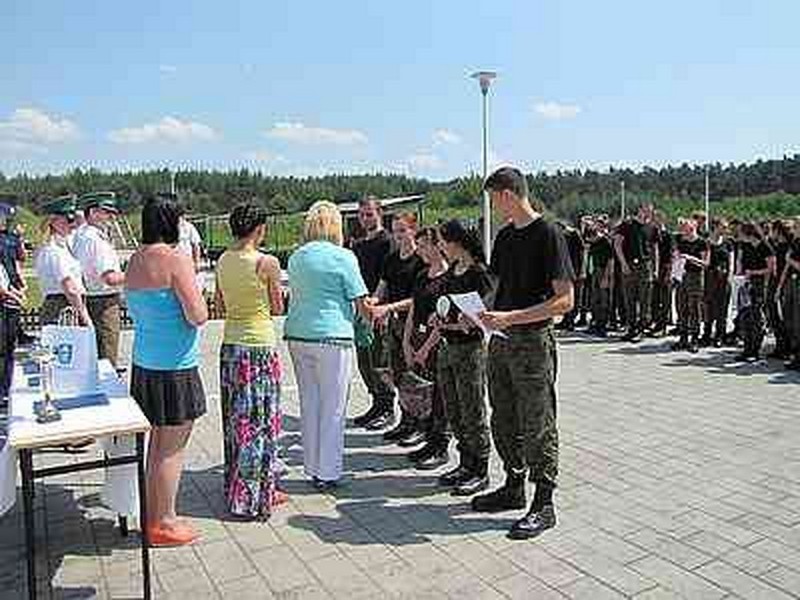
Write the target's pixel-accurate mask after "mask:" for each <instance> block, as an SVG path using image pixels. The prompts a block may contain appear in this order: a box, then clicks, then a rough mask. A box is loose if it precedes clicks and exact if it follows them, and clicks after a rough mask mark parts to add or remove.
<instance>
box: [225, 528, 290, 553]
mask: <svg viewBox="0 0 800 600" xmlns="http://www.w3.org/2000/svg"><path fill="white" fill-rule="evenodd" d="M225 527H226V529H227V530H228V531H229V532H230V535H231V538H232V539H233V541H234V542H236V543H237V544H238V545H240V546H241V547H242V549H243V550H244V551H245V552H247V553H252V552H259V551H260V550H264V549H265V548H271V547H273V546H279V545H281V544H282V543H283V541H282V540H281V539H280V537H278V534H277V533H275V530H274V529H273V528H272V527H271V526H270V524H269V523H261V522H258V523H252V522H244V523H225Z"/></svg>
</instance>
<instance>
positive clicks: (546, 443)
mask: <svg viewBox="0 0 800 600" xmlns="http://www.w3.org/2000/svg"><path fill="white" fill-rule="evenodd" d="M557 372H558V355H557V348H556V340H555V336H554V334H553V330H552V328H550V327H546V328H543V329H538V330H537V329H531V328H527V329H524V330H519V331H511V332H510V333H509V337H508V338H507V339H501V338H499V337H496V336H495V337H493V338H492V341H491V344H490V346H489V401H490V404H491V406H492V438H493V439H494V444H495V447H496V448H497V451H498V453H499V454H500V458H501V459H502V460H503V464H504V466H505V469H506V472H507V473H520V472H523V471H524V470H525V469H526V468H528V469H530V479H531V480H532V481H540V480H543V479H546V480H548V481H550V482H552V483H555V482H556V480H557V478H558V428H557V424H556V388H555V383H556V375H557Z"/></svg>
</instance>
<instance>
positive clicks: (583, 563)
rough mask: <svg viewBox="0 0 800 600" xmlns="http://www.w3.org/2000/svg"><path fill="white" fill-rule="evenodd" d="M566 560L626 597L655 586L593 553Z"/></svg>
mask: <svg viewBox="0 0 800 600" xmlns="http://www.w3.org/2000/svg"><path fill="white" fill-rule="evenodd" d="M566 560H567V562H569V563H571V564H572V566H574V567H575V568H576V569H579V570H580V571H583V572H585V573H588V574H589V575H591V576H592V577H593V578H595V579H597V580H599V581H600V582H602V583H603V584H604V585H607V586H609V587H611V588H614V589H615V590H617V591H619V592H621V593H623V594H625V595H628V596H633V595H635V594H638V593H639V592H642V591H644V590H646V589H649V588H651V587H655V586H656V582H655V581H653V580H652V579H650V578H649V577H647V576H645V575H642V574H640V573H639V572H637V571H634V570H632V569H629V568H627V567H626V566H624V565H623V564H622V563H620V562H617V561H615V560H612V559H611V558H608V557H607V556H604V555H602V554H598V553H595V552H593V551H590V552H581V553H578V554H575V555H573V556H571V557H569V558H568V559H566ZM566 587H569V586H568V585H567V586H561V588H560V589H564V588H566Z"/></svg>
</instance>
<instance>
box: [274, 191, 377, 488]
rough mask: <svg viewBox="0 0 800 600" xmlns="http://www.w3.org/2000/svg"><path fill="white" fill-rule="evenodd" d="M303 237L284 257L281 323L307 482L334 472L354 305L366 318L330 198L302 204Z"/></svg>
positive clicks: (323, 482)
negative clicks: (285, 296)
mask: <svg viewBox="0 0 800 600" xmlns="http://www.w3.org/2000/svg"><path fill="white" fill-rule="evenodd" d="M303 237H304V240H305V244H304V245H303V246H301V247H300V248H299V249H298V250H297V251H296V252H295V253H294V254H292V256H291V257H290V258H289V268H288V272H289V286H290V288H291V297H290V298H291V299H290V302H289V313H288V315H287V318H286V324H285V327H284V336H285V338H286V339H287V340H288V342H289V353H290V354H291V357H292V364H293V365H294V370H295V377H296V379H297V388H298V393H299V396H300V420H301V424H302V436H303V463H304V466H305V472H306V474H307V475H308V476H309V477H311V478H312V479H313V480H314V484H315V485H316V486H317V487H318V488H320V489H325V488H328V487H331V486H335V485H336V482H337V481H338V480H339V478H340V477H341V474H342V463H343V454H344V427H345V415H346V413H347V396H348V390H349V387H350V379H351V378H352V373H353V355H354V351H355V350H354V337H355V334H354V327H353V322H354V319H355V316H356V312H359V313H361V314H362V316H364V317H365V318H369V313H370V309H369V307H368V306H367V304H366V303H365V298H366V296H367V294H368V291H367V287H366V285H365V284H364V280H363V279H362V278H361V272H360V270H359V268H358V261H357V260H356V257H355V255H354V254H353V253H352V252H351V251H350V250H346V249H345V248H342V239H343V235H342V216H341V214H340V213H339V209H338V208H337V207H336V205H335V204H333V203H331V202H317V203H315V204H314V205H313V206H312V207H311V208H310V209H309V211H308V214H307V216H306V220H305V226H304V236H303Z"/></svg>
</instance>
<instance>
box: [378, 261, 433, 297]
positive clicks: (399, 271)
mask: <svg viewBox="0 0 800 600" xmlns="http://www.w3.org/2000/svg"><path fill="white" fill-rule="evenodd" d="M424 269H425V263H424V262H422V259H421V258H420V257H419V256H417V255H416V253H412V254H410V255H409V256H407V257H406V258H401V256H400V251H399V250H395V251H394V252H391V253H390V254H389V256H387V257H386V260H385V261H384V262H383V271H382V272H381V277H380V278H381V279H383V280H384V281H385V282H386V292H387V294H386V301H387V302H397V301H398V300H405V299H406V298H410V297H411V293H412V292H413V291H414V282H415V281H416V279H417V277H418V276H419V274H420V272H421V271H423V270H424Z"/></svg>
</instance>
